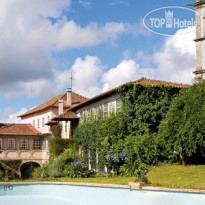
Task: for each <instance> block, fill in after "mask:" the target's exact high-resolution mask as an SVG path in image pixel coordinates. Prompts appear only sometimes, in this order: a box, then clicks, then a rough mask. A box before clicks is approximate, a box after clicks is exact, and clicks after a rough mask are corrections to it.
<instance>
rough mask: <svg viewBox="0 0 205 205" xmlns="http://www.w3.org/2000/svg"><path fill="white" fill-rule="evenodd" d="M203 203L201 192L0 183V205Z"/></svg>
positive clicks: (189, 204)
mask: <svg viewBox="0 0 205 205" xmlns="http://www.w3.org/2000/svg"><path fill="white" fill-rule="evenodd" d="M4 204H5V205H7V204H8V205H24V204H28V205H204V204H205V194H204V193H192V192H190V193H186V192H173V191H154V190H131V189H129V188H123V187H96V186H79V185H66V184H31V185H19V184H15V185H11V186H9V185H0V205H4Z"/></svg>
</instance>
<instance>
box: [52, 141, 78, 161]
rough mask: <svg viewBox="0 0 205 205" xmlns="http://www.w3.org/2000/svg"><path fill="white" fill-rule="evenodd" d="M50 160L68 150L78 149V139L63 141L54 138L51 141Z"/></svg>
mask: <svg viewBox="0 0 205 205" xmlns="http://www.w3.org/2000/svg"><path fill="white" fill-rule="evenodd" d="M49 143H50V146H49V147H50V160H52V159H53V158H55V157H57V156H59V155H60V154H62V153H63V152H64V150H65V149H67V148H74V147H75V148H76V147H77V140H76V139H62V138H53V139H51V140H50V142H49Z"/></svg>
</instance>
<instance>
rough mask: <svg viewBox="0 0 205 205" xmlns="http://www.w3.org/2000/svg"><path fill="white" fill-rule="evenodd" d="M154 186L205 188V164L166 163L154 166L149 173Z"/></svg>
mask: <svg viewBox="0 0 205 205" xmlns="http://www.w3.org/2000/svg"><path fill="white" fill-rule="evenodd" d="M148 179H149V181H150V182H151V183H152V186H162V187H171V188H191V189H205V165H203V166H193V165H192V166H181V165H166V166H160V167H155V168H154V167H153V168H151V170H150V171H149V173H148Z"/></svg>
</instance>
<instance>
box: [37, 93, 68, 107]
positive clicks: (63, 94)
mask: <svg viewBox="0 0 205 205" xmlns="http://www.w3.org/2000/svg"><path fill="white" fill-rule="evenodd" d="M59 95H62V96H61V98H63V97H64V96H65V95H66V93H62V94H59ZM59 95H56V96H55V97H57V96H59ZM55 97H53V98H55ZM51 99H52V98H51ZM51 99H50V100H51ZM58 100H60V99H58ZM58 100H56V101H55V102H54V103H53V104H51V106H52V105H54V104H55V103H57V102H58ZM47 101H49V100H47ZM47 101H46V102H47ZM46 102H44V103H46ZM44 103H43V104H44ZM39 106H40V105H39Z"/></svg>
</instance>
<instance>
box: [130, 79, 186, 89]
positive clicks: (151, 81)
mask: <svg viewBox="0 0 205 205" xmlns="http://www.w3.org/2000/svg"><path fill="white" fill-rule="evenodd" d="M133 82H134V83H140V84H142V85H151V86H158V85H164V86H167V87H169V86H170V87H176V88H187V87H188V86H189V85H187V84H182V83H172V82H167V81H162V80H154V79H148V78H145V77H142V78H140V79H139V80H135V81H133Z"/></svg>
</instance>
